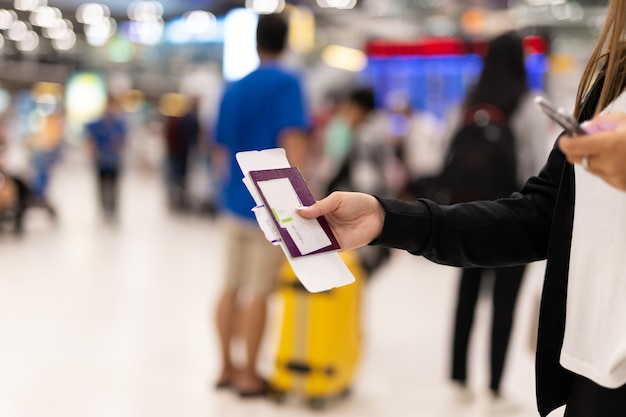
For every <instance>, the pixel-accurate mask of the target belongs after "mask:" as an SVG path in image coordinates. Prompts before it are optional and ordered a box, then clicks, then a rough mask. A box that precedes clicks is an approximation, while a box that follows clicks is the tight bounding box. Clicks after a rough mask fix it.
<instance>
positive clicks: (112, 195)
mask: <svg viewBox="0 0 626 417" xmlns="http://www.w3.org/2000/svg"><path fill="white" fill-rule="evenodd" d="M117 177H118V173H117V171H116V170H111V169H102V168H100V169H98V194H99V197H100V205H101V207H102V210H103V211H104V214H105V215H106V216H107V217H113V216H115V212H116V210H117Z"/></svg>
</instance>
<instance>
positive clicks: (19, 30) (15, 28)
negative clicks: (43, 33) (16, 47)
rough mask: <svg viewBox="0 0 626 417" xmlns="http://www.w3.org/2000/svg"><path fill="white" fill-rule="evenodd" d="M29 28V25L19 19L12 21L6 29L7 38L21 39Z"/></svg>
mask: <svg viewBox="0 0 626 417" xmlns="http://www.w3.org/2000/svg"><path fill="white" fill-rule="evenodd" d="M29 30H30V27H29V25H27V24H26V23H24V22H22V21H21V20H17V21H15V22H13V24H12V25H11V26H10V27H9V30H8V31H7V38H9V39H11V40H12V41H16V42H17V41H21V40H22V39H24V38H25V37H26V33H27V32H28V31H29Z"/></svg>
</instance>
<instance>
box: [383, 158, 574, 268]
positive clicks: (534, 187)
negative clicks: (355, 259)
mask: <svg viewBox="0 0 626 417" xmlns="http://www.w3.org/2000/svg"><path fill="white" fill-rule="evenodd" d="M564 165H565V157H564V155H563V154H562V153H561V151H560V150H559V149H558V147H556V146H555V147H554V149H553V150H552V153H551V154H550V157H549V159H548V162H547V164H546V165H545V166H544V168H543V169H542V170H541V173H540V174H539V175H538V176H536V177H532V178H531V179H529V180H528V182H527V183H526V184H525V185H524V187H523V188H522V190H521V191H520V192H518V193H514V194H512V195H511V196H510V197H508V198H503V199H499V200H495V201H478V202H471V203H462V204H455V205H451V206H440V205H437V204H435V203H433V202H432V201H429V200H424V199H420V200H417V201H413V202H405V201H398V200H390V199H382V198H379V201H380V203H381V204H382V206H383V208H384V210H385V222H384V225H383V231H382V233H381V235H380V237H379V238H378V239H376V240H375V241H374V242H372V244H374V245H383V246H389V247H393V248H398V249H405V250H407V251H409V252H410V253H412V254H415V255H423V256H425V257H426V258H428V259H430V260H432V261H434V262H437V263H441V264H445V265H452V266H461V267H478V266H480V267H500V266H509V265H516V264H523V263H528V262H532V261H536V260H540V259H545V257H546V256H547V250H548V244H549V239H550V229H551V226H552V219H553V216H554V207H555V204H556V199H557V194H558V191H559V184H560V182H561V177H562V175H563V168H564Z"/></svg>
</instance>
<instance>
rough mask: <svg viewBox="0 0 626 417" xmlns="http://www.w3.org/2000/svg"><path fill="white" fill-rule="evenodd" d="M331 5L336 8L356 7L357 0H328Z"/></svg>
mask: <svg viewBox="0 0 626 417" xmlns="http://www.w3.org/2000/svg"><path fill="white" fill-rule="evenodd" d="M326 2H327V3H328V4H329V5H330V7H334V8H335V9H354V6H356V0H326Z"/></svg>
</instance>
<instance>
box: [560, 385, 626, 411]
mask: <svg viewBox="0 0 626 417" xmlns="http://www.w3.org/2000/svg"><path fill="white" fill-rule="evenodd" d="M625 415H626V385H623V386H621V387H620V388H616V389H609V388H604V387H602V386H600V385H598V384H596V383H595V382H593V381H590V380H589V379H587V378H584V377H582V376H579V375H576V376H575V377H574V382H573V384H572V391H571V392H570V395H569V399H568V400H567V407H566V408H565V417H623V416H625Z"/></svg>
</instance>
